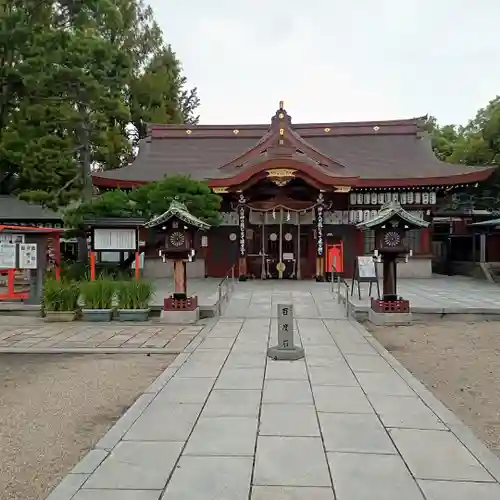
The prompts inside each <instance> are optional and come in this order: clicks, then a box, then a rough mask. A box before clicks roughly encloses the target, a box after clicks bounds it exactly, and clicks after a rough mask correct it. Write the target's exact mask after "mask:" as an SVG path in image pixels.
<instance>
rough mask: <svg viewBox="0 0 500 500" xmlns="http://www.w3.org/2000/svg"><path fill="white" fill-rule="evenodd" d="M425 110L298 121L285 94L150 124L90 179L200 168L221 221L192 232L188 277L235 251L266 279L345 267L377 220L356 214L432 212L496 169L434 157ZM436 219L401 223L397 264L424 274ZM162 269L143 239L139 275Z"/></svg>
mask: <svg viewBox="0 0 500 500" xmlns="http://www.w3.org/2000/svg"><path fill="white" fill-rule="evenodd" d="M424 120H425V117H423V118H412V119H407V120H390V121H371V122H349V123H302V124H295V123H293V122H292V118H291V116H290V115H289V114H288V113H287V111H286V110H285V108H284V106H283V103H282V102H281V103H280V106H279V109H278V110H277V111H276V113H275V114H274V116H273V117H272V119H271V123H270V124H265V125H196V126H195V125H155V124H154V125H150V127H149V136H148V137H147V138H146V139H144V140H143V141H142V142H141V144H140V148H139V154H138V156H137V158H136V160H135V161H134V162H133V163H131V164H130V165H128V166H126V167H123V168H120V169H117V170H111V171H106V172H99V173H96V174H94V176H93V183H94V185H95V186H97V187H98V188H100V189H101V190H103V189H113V188H120V189H129V188H133V187H135V186H138V185H140V184H143V183H147V182H151V181H156V180H160V179H162V178H163V177H164V176H166V175H172V174H189V175H191V176H192V177H193V178H194V179H199V180H206V181H207V183H208V185H209V186H210V187H211V188H212V189H213V191H214V192H215V193H217V194H219V195H220V196H221V197H222V207H221V212H222V213H221V217H222V223H221V224H220V225H219V226H218V227H212V228H211V229H210V231H209V232H208V233H207V234H206V235H202V234H199V235H198V236H197V241H196V242H195V247H196V253H197V258H196V260H195V261H194V262H191V263H188V269H187V275H188V277H189V276H191V277H204V276H210V277H219V276H220V277H221V276H224V275H225V273H226V272H227V270H228V269H229V268H230V267H231V266H232V265H233V264H235V263H236V264H237V270H238V272H239V275H240V276H248V277H255V278H262V279H270V278H277V279H283V278H292V279H293V278H295V279H308V278H314V277H316V278H319V279H321V277H323V276H325V275H326V274H327V273H328V272H330V271H331V270H332V266H333V265H334V264H335V270H336V272H338V273H341V274H343V275H344V276H346V277H350V276H351V275H352V272H353V263H354V258H355V256H357V255H365V254H367V255H368V254H372V253H373V250H374V248H375V245H376V243H375V234H374V231H364V232H362V231H361V230H360V229H359V228H357V227H356V225H357V224H359V223H361V222H363V221H365V220H368V219H370V218H372V217H374V216H375V215H376V214H377V213H378V211H379V209H380V207H381V206H382V205H384V204H386V203H389V202H398V203H400V204H401V206H402V207H404V209H405V210H407V211H409V212H410V213H411V214H412V215H414V216H416V217H419V218H423V219H424V220H427V221H431V220H432V215H433V211H434V210H435V208H436V206H437V205H438V203H439V202H440V200H441V199H443V198H444V197H445V196H447V195H449V194H450V192H452V191H453V190H455V189H459V188H463V187H466V186H468V185H475V184H476V183H478V182H481V181H483V180H485V179H487V178H488V177H489V176H490V175H491V174H492V172H493V170H494V168H493V167H492V168H489V167H468V166H466V165H452V164H449V163H444V162H442V161H440V160H438V159H437V158H436V156H435V155H434V153H433V151H432V148H431V143H430V139H429V137H427V135H426V133H425V132H424V131H423V130H422V125H423V122H424ZM431 231H432V229H431V228H426V229H418V230H414V231H410V232H409V233H408V235H407V240H408V246H409V248H410V250H412V257H411V258H410V259H409V261H408V263H401V264H400V265H399V266H398V274H399V275H400V276H409V277H410V276H412V277H426V276H430V275H431V257H432V249H431V238H430V235H431V233H430V232H431ZM166 272H170V273H172V269H170V270H169V268H168V267H167V266H165V265H164V264H163V262H162V261H161V259H160V258H159V257H158V248H156V247H155V245H154V244H150V243H148V244H147V246H146V252H145V266H144V273H145V275H146V276H148V275H151V276H155V277H160V276H162V275H165V274H164V273H166ZM167 275H168V274H167ZM170 275H171V274H170ZM165 276H166V275H165Z"/></svg>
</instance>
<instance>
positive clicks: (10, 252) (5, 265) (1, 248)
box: [0, 243, 17, 269]
mask: <svg viewBox="0 0 500 500" xmlns="http://www.w3.org/2000/svg"><path fill="white" fill-rule="evenodd" d="M16 267H17V266H16V245H15V243H0V269H16Z"/></svg>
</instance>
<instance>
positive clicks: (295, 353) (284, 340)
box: [267, 304, 304, 361]
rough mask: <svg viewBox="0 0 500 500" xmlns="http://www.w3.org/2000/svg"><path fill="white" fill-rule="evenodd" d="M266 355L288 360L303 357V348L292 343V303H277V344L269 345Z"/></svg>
mask: <svg viewBox="0 0 500 500" xmlns="http://www.w3.org/2000/svg"><path fill="white" fill-rule="evenodd" d="M267 355H268V356H269V357H270V358H272V359H275V360H288V361H293V360H296V359H301V358H303V357H304V349H302V347H297V346H295V345H294V344H293V306H292V304H278V345H276V346H273V347H270V348H269V349H268V350H267Z"/></svg>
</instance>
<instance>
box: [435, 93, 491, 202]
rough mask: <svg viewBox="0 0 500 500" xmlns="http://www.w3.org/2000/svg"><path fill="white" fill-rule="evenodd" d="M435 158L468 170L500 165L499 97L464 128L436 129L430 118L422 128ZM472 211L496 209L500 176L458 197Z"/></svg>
mask: <svg viewBox="0 0 500 500" xmlns="http://www.w3.org/2000/svg"><path fill="white" fill-rule="evenodd" d="M426 128H427V130H428V131H429V132H430V134H431V139H432V144H433V148H434V151H435V153H436V155H437V156H438V157H439V158H440V159H442V160H444V161H447V162H450V163H460V164H465V165H471V166H497V167H498V166H499V165H500V96H497V97H495V98H494V99H492V100H491V101H490V102H489V103H488V104H487V105H486V106H485V107H484V108H481V109H479V110H478V112H477V113H476V116H475V117H474V118H472V119H471V120H469V122H468V123H467V124H466V125H465V126H455V125H446V126H441V127H440V126H439V125H438V124H437V121H436V120H435V119H434V118H431V119H430V120H429V121H428V123H427V124H426ZM462 198H463V199H465V200H467V203H469V200H470V199H473V200H474V203H475V206H476V208H483V209H484V208H486V209H490V210H495V211H497V210H499V209H500V172H499V171H498V169H497V170H496V171H495V172H494V174H493V175H492V176H491V177H490V178H489V179H488V180H487V181H485V182H483V183H481V185H479V186H474V187H473V188H469V189H467V190H466V191H465V192H464V193H463V196H462Z"/></svg>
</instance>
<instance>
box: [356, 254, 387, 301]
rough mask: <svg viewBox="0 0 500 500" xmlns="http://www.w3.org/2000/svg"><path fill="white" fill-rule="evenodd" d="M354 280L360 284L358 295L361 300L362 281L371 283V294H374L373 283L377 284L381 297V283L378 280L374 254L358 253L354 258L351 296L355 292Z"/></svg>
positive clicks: (378, 295)
mask: <svg viewBox="0 0 500 500" xmlns="http://www.w3.org/2000/svg"><path fill="white" fill-rule="evenodd" d="M354 282H357V284H358V296H359V299H360V300H361V287H360V286H359V284H360V283H370V288H369V292H368V293H369V294H370V296H371V294H372V285H373V284H374V283H375V284H376V285H377V297H378V298H380V285H379V282H378V273H377V266H376V265H375V260H374V259H373V257H372V256H370V255H368V256H366V255H358V256H357V257H356V258H355V259H354V274H353V278H352V285H351V296H352V294H353V293H354Z"/></svg>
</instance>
